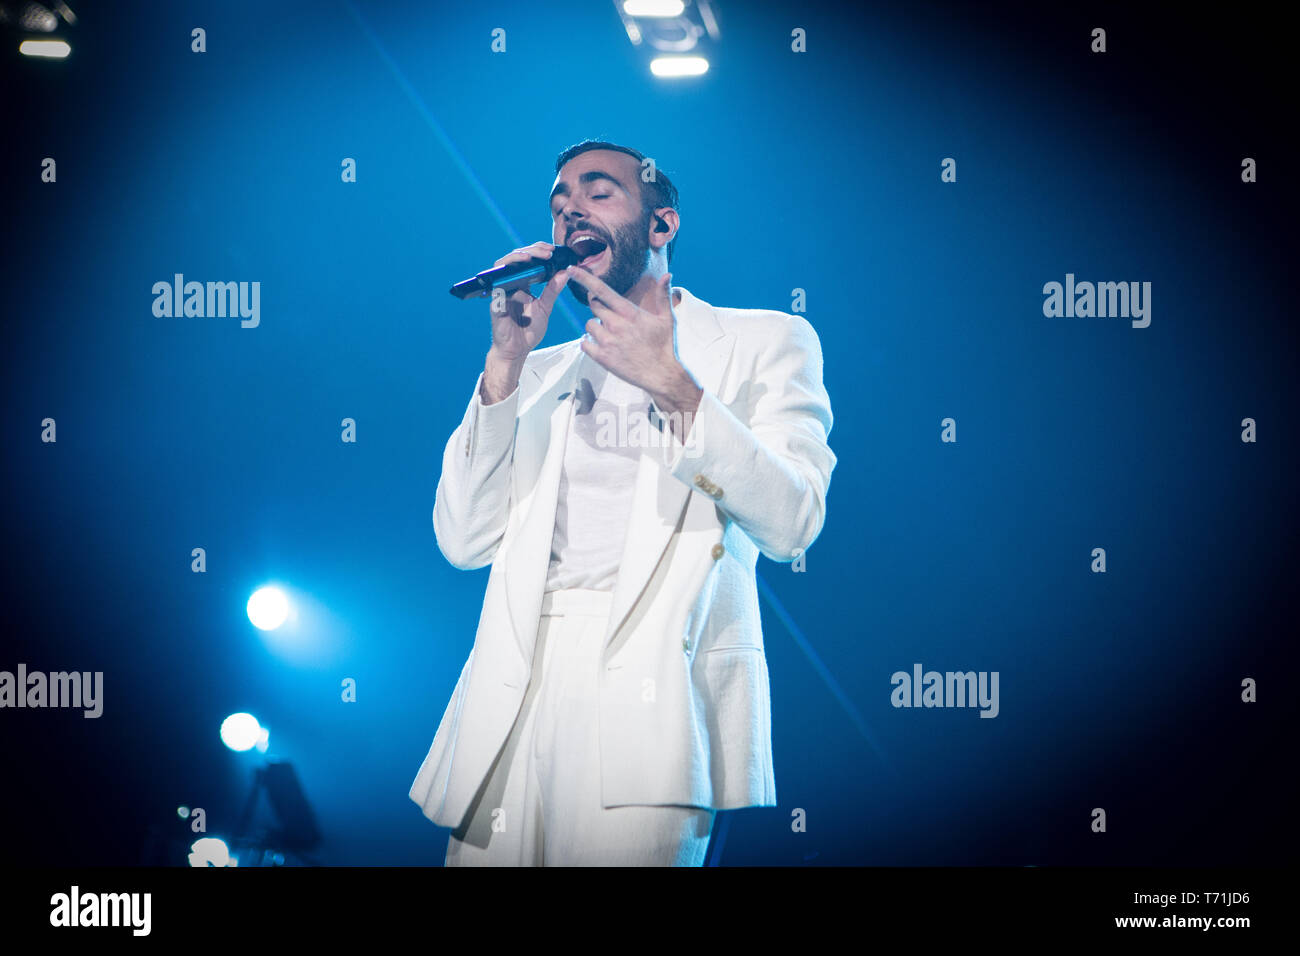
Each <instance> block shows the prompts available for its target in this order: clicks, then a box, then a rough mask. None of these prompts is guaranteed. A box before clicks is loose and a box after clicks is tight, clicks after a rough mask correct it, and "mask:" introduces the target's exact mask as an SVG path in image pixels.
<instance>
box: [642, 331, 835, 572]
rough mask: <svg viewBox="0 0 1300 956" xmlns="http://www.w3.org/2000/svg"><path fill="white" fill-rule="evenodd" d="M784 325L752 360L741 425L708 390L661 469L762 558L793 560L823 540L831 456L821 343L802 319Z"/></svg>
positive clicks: (832, 458)
mask: <svg viewBox="0 0 1300 956" xmlns="http://www.w3.org/2000/svg"><path fill="white" fill-rule="evenodd" d="M785 319H786V321H785V324H784V326H783V328H782V331H781V333H780V334H779V335H777V336H774V337H773V338H772V340H771V341H770V342H769V344H768V345H767V346H766V347H765V348H764V349H763V351H762V352H761V353H760V355H759V356H758V359H757V362H756V367H755V369H754V372H753V379H752V381H751V383H750V388H749V390H748V396H749V397H748V402H747V407H746V408H742V409H740V413H741V415H742V416H744V419H745V420H742V418H741V417H737V414H736V413H734V412H733V411H732V410H731V409H730V408H728V407H727V406H726V405H725V404H723V402H722V400H721V399H719V398H718V396H716V395H714V394H713V393H712V392H710V391H709V390H708V389H705V390H704V394H703V395H702V396H701V398H700V406H699V409H698V410H697V411H696V413H695V416H694V419H693V421H692V422H691V428H690V432H689V434H688V435H687V437H686V441H685V444H683V443H681V442H680V441H678V440H677V438H676V436H673V437H672V438H670V439H669V442H670V444H671V445H672V446H673V448H672V451H671V454H670V458H669V461H668V464H667V467H668V470H669V471H670V472H671V473H672V475H673V476H674V477H675V478H677V479H678V480H679V481H683V482H685V483H686V484H688V485H690V486H691V487H692V488H694V489H696V490H698V491H700V492H702V493H703V494H706V495H709V496H710V497H711V498H713V499H714V501H715V502H716V503H717V506H718V507H719V508H720V509H721V510H722V511H724V512H725V513H726V514H728V515H729V516H730V517H731V518H732V519H733V520H734V521H735V522H736V523H737V524H739V525H740V527H741V528H742V529H743V530H744V531H745V533H746V534H748V535H749V536H750V538H752V539H753V541H754V543H755V544H756V545H757V546H758V549H759V551H760V552H762V554H764V555H765V556H766V557H768V558H770V559H772V560H773V561H782V562H789V561H793V560H794V559H795V558H797V557H798V556H799V555H800V554H801V553H803V552H804V551H806V550H807V549H808V547H809V545H811V544H812V543H813V541H814V540H816V538H817V535H818V534H820V533H821V529H822V524H823V523H824V522H825V519H826V492H827V489H828V488H829V487H830V480H831V472H832V471H833V470H834V468H835V462H836V457H835V454H834V452H832V451H831V449H830V446H829V445H828V444H827V443H826V439H827V436H828V435H829V434H830V430H831V423H832V416H831V403H830V397H829V396H828V395H827V394H826V389H825V387H824V385H823V384H822V350H821V342H820V341H819V340H818V338H817V333H816V331H814V330H813V327H812V325H811V324H809V322H808V321H807V320H806V319H804V318H803V317H802V316H798V315H787V316H785Z"/></svg>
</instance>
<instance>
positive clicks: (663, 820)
mask: <svg viewBox="0 0 1300 956" xmlns="http://www.w3.org/2000/svg"><path fill="white" fill-rule="evenodd" d="M611 600H612V595H611V594H610V593H609V592H607V591H592V590H586V589H581V588H569V589H565V590H558V591H549V592H547V594H546V595H545V597H544V599H543V602H542V616H541V620H540V621H539V623H538V628H537V644H536V648H535V651H534V655H533V668H532V678H531V680H530V681H529V684H528V688H527V691H526V692H525V694H524V700H523V705H522V706H521V707H520V711H519V716H518V717H517V718H516V720H515V723H514V726H513V728H512V729H511V731H510V736H509V738H508V739H507V740H506V742H505V744H504V745H503V746H502V748H501V752H500V754H498V756H497V760H496V763H495V764H493V767H492V769H491V771H489V774H488V778H487V780H485V781H484V784H483V787H482V788H481V789H480V791H479V793H478V795H477V797H476V799H475V801H474V803H473V804H471V806H470V809H469V812H468V813H467V815H466V820H465V822H464V823H462V824H461V826H460V827H459V828H458V829H456V830H454V831H453V832H452V834H451V836H450V838H449V839H448V841H447V857H446V865H447V866H701V865H702V864H703V863H704V856H705V852H706V851H707V850H708V845H709V834H710V832H711V830H712V827H713V820H714V811H712V810H705V809H701V808H699V807H686V806H627V807H603V806H602V805H601V796H600V706H599V705H600V695H599V684H598V683H597V680H598V674H599V672H600V665H601V652H602V650H603V640H604V636H605V629H606V624H607V622H608V620H609V612H610V604H611Z"/></svg>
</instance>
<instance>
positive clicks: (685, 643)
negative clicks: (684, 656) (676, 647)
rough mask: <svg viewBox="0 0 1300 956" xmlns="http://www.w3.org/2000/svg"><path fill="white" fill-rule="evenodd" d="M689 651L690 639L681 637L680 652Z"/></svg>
mask: <svg viewBox="0 0 1300 956" xmlns="http://www.w3.org/2000/svg"><path fill="white" fill-rule="evenodd" d="M690 649H691V639H690V638H689V637H683V638H682V650H684V651H689V650H690Z"/></svg>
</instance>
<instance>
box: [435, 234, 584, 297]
mask: <svg viewBox="0 0 1300 956" xmlns="http://www.w3.org/2000/svg"><path fill="white" fill-rule="evenodd" d="M591 241H592V240H588V243H590V242H591ZM600 246H601V248H602V249H603V248H604V243H600ZM596 251H597V252H599V251H600V250H599V249H597V250H596ZM591 254H592V253H591V252H588V253H587V255H591ZM580 258H582V257H580V256H579V255H578V254H577V253H576V252H574V251H573V250H572V249H570V248H569V247H568V246H556V247H555V249H554V250H553V251H552V252H551V257H550V258H549V259H525V260H524V261H523V262H509V263H506V264H505V265H503V266H499V267H497V268H495V269H484V270H483V271H482V272H480V273H479V274H478V275H476V276H474V277H473V278H471V279H466V280H465V281H464V282H457V283H456V284H455V285H454V286H452V287H451V294H452V295H454V296H455V297H456V298H458V299H473V298H476V297H482V296H489V295H491V294H492V292H493V291H494V290H495V289H504V290H506V292H513V291H514V290H516V289H527V288H528V287H529V286H532V285H537V284H538V283H539V282H549V281H550V280H551V278H552V277H553V276H554V275H555V273H557V272H559V271H560V270H561V269H567V268H568V267H569V266H576V265H577V264H578V260H579V259H580Z"/></svg>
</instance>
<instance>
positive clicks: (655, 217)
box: [650, 206, 681, 249]
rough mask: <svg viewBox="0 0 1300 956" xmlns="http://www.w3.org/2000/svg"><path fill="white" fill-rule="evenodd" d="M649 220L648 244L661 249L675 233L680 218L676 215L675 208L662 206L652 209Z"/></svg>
mask: <svg viewBox="0 0 1300 956" xmlns="http://www.w3.org/2000/svg"><path fill="white" fill-rule="evenodd" d="M650 222H651V226H650V246H651V248H653V249H663V248H665V247H667V245H668V243H670V242H672V240H673V237H674V236H676V235H677V227H678V226H679V225H681V218H680V217H679V216H678V215H677V210H676V209H674V208H673V207H672V206H664V207H663V208H662V209H656V210H654V211H653V213H652V214H651V216H650Z"/></svg>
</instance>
